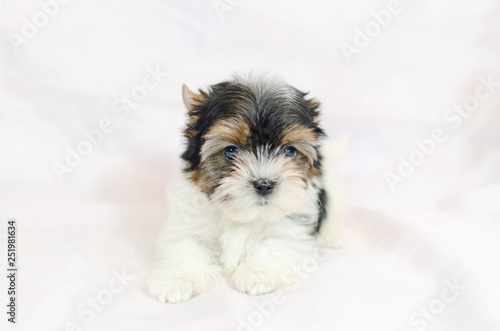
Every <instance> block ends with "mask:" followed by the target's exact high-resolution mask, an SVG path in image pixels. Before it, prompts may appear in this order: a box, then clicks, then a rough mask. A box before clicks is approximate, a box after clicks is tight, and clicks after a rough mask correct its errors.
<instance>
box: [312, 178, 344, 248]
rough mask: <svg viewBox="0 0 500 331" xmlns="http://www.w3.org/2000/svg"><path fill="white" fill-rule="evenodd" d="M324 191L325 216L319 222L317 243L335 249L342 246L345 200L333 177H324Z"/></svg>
mask: <svg viewBox="0 0 500 331" xmlns="http://www.w3.org/2000/svg"><path fill="white" fill-rule="evenodd" d="M324 188H325V190H326V200H327V201H326V206H325V208H326V215H325V218H324V219H323V220H322V222H321V227H320V229H319V233H318V241H319V243H320V244H321V245H322V246H323V247H327V248H337V247H340V246H342V244H343V240H344V237H343V228H344V218H345V214H346V210H347V205H346V199H345V197H344V195H343V192H342V190H341V187H340V184H339V183H338V182H337V181H336V179H335V178H334V176H333V175H331V174H328V173H326V174H325V175H324Z"/></svg>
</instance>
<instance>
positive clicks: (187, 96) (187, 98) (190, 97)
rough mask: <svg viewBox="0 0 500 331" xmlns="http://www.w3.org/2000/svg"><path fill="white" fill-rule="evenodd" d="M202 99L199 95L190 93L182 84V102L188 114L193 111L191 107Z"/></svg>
mask: <svg viewBox="0 0 500 331" xmlns="http://www.w3.org/2000/svg"><path fill="white" fill-rule="evenodd" d="M202 98H203V96H202V95H201V94H196V93H194V92H192V91H191V90H190V89H188V87H187V86H186V84H182V100H183V101H184V105H185V106H186V108H187V110H188V112H191V111H192V110H193V105H194V103H195V102H197V101H200V100H201V99H202Z"/></svg>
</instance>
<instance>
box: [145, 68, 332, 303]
mask: <svg viewBox="0 0 500 331" xmlns="http://www.w3.org/2000/svg"><path fill="white" fill-rule="evenodd" d="M183 99H184V104H185V105H186V107H187V109H188V116H189V118H188V123H187V126H186V128H185V130H184V135H185V136H186V138H187V148H186V150H185V151H184V153H183V154H182V159H183V160H184V161H185V167H184V169H183V172H182V174H180V176H179V177H178V178H177V179H176V180H175V181H174V182H173V183H172V184H171V186H170V187H169V190H168V193H167V195H168V205H169V210H168V219H167V221H166V224H165V226H164V228H163V230H162V231H161V233H160V236H159V239H158V245H159V248H160V255H161V257H160V259H159V261H158V262H157V264H156V265H155V267H154V268H153V269H152V270H151V272H150V274H149V276H148V277H147V279H146V286H147V288H148V291H149V294H150V295H151V296H152V297H153V298H155V299H157V300H159V301H161V302H170V303H174V302H179V301H184V300H187V299H189V298H190V297H192V296H193V295H196V294H199V293H201V292H204V291H207V290H209V289H211V288H213V287H214V286H215V284H216V283H217V280H218V278H219V277H221V276H223V275H224V276H227V277H230V278H231V279H232V281H233V282H234V285H235V287H236V288H237V289H239V290H240V291H242V292H245V293H248V294H251V295H260V294H265V293H269V292H272V291H275V290H277V289H280V288H283V287H285V286H287V285H290V284H291V283H293V281H294V279H293V277H289V275H290V271H291V270H295V269H294V268H296V267H298V266H299V265H300V264H301V263H302V261H303V260H304V259H305V258H307V257H310V256H312V254H313V252H314V251H315V250H316V249H318V247H319V246H318V239H319V242H321V243H322V244H323V245H324V246H332V245H334V244H335V243H334V242H333V241H334V238H335V231H336V229H337V225H336V224H337V223H338V220H337V219H336V217H337V214H336V213H334V212H330V210H329V211H328V213H327V209H326V208H327V207H329V206H331V205H332V204H331V202H330V201H329V198H328V197H329V195H328V194H327V193H326V188H325V185H324V180H323V174H322V169H321V160H322V155H321V152H320V146H319V140H320V139H321V138H322V137H323V136H324V133H323V130H322V129H321V128H320V127H319V123H318V115H319V112H318V108H319V103H318V102H317V101H315V100H313V99H306V93H303V92H301V91H299V90H297V89H295V88H293V87H292V86H290V85H288V84H286V83H284V82H282V81H281V80H278V79H271V78H268V77H266V76H249V77H240V76H236V77H234V78H233V79H232V80H230V81H226V82H223V83H220V84H216V85H213V86H211V87H209V88H208V90H207V91H201V90H200V92H199V94H195V93H193V92H191V91H189V90H188V88H187V87H186V86H184V87H183Z"/></svg>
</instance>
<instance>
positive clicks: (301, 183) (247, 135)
mask: <svg viewBox="0 0 500 331" xmlns="http://www.w3.org/2000/svg"><path fill="white" fill-rule="evenodd" d="M305 95H306V93H303V92H300V91H299V90H297V89H295V88H293V87H291V86H289V85H287V84H285V83H283V82H281V81H278V80H271V79H266V78H255V77H253V78H252V77H251V78H241V77H236V78H234V80H232V81H227V82H223V83H220V84H217V85H213V86H211V87H210V88H209V89H208V91H200V93H199V94H195V93H193V92H191V91H189V90H188V89H187V87H185V86H184V88H183V99H184V103H185V105H186V107H187V108H188V116H189V119H188V123H187V127H186V129H185V131H184V134H185V136H186V137H187V139H188V144H187V149H186V150H185V152H184V153H183V154H182V158H183V159H184V160H185V161H186V162H187V168H186V171H187V172H188V173H189V178H190V179H191V180H192V181H193V182H194V183H195V184H196V185H198V186H199V187H200V188H201V190H202V191H203V192H205V193H206V194H207V195H208V196H209V198H210V201H211V202H212V203H214V204H216V205H217V207H218V208H220V210H221V211H222V212H223V213H224V214H226V216H228V217H230V218H231V219H233V220H234V221H237V222H250V221H252V220H264V221H273V220H277V219H279V218H280V217H283V216H285V215H287V214H290V213H292V212H293V211H295V210H296V209H297V208H298V207H300V206H301V205H302V204H303V203H304V202H305V201H306V199H307V183H308V180H309V179H311V178H312V177H314V176H317V175H319V174H320V172H321V169H320V167H321V164H320V160H321V155H320V153H319V149H318V139H319V138H320V137H321V136H322V135H323V131H322V130H321V129H320V128H319V126H318V106H319V105H318V103H317V102H316V101H314V100H307V99H305Z"/></svg>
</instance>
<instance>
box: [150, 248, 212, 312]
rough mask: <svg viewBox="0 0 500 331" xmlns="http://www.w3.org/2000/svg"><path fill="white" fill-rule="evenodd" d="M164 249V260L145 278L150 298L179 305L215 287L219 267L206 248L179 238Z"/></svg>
mask: <svg viewBox="0 0 500 331" xmlns="http://www.w3.org/2000/svg"><path fill="white" fill-rule="evenodd" d="M166 249H167V250H168V251H167V254H166V257H165V258H163V259H162V260H160V261H159V262H158V263H157V264H156V266H155V267H154V268H153V269H152V270H151V272H150V274H149V276H148V277H147V278H146V286H147V288H148V292H149V294H150V295H151V297H153V298H155V299H157V300H158V301H160V302H169V303H175V302H181V301H185V300H188V299H189V298H191V297H192V296H194V295H196V294H199V293H202V292H205V291H208V290H210V289H211V288H213V287H214V286H215V285H216V282H217V279H218V278H219V275H220V267H219V265H218V263H217V261H216V259H215V256H214V253H213V252H212V251H211V250H210V249H209V248H208V247H206V246H204V245H202V244H200V243H198V242H197V241H196V240H193V239H181V241H180V242H178V243H176V244H174V245H171V246H166Z"/></svg>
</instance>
